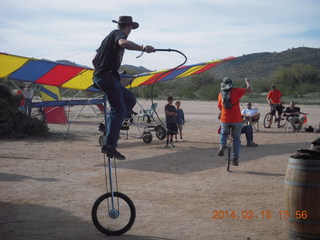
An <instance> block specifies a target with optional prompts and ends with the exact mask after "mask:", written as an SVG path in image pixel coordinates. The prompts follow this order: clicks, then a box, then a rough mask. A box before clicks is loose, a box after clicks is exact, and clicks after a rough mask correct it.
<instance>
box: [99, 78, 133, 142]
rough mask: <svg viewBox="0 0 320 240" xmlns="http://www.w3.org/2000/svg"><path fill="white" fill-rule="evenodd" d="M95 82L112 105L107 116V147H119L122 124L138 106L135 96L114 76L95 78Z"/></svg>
mask: <svg viewBox="0 0 320 240" xmlns="http://www.w3.org/2000/svg"><path fill="white" fill-rule="evenodd" d="M93 81H94V83H95V84H96V85H98V87H99V88H100V89H101V90H102V91H103V92H104V94H105V97H106V99H107V101H108V102H109V104H110V107H111V108H110V113H109V114H106V113H105V114H106V116H107V117H106V123H105V126H106V143H105V146H106V147H117V142H118V139H119V134H120V129H121V126H122V122H123V120H124V118H125V117H126V116H128V115H129V114H131V112H132V109H133V107H134V106H135V105H136V98H135V96H134V95H133V94H132V93H131V92H130V91H129V90H128V89H126V88H125V87H124V86H122V84H121V83H120V81H119V80H118V79H117V77H116V76H114V75H112V74H107V75H106V77H104V78H100V77H96V76H95V77H94V78H93Z"/></svg>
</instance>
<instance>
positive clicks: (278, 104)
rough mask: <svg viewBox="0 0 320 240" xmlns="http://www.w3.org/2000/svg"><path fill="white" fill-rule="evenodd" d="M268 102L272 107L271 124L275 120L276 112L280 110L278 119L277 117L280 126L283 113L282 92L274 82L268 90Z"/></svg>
mask: <svg viewBox="0 0 320 240" xmlns="http://www.w3.org/2000/svg"><path fill="white" fill-rule="evenodd" d="M267 102H268V103H269V105H270V107H271V110H270V112H271V118H270V126H271V124H272V121H273V116H275V115H276V112H278V119H277V118H276V120H277V121H278V127H279V126H280V121H279V119H280V117H281V114H282V110H283V107H282V93H281V92H280V90H279V89H277V88H276V85H274V84H272V85H271V88H270V91H269V92H268V95H267Z"/></svg>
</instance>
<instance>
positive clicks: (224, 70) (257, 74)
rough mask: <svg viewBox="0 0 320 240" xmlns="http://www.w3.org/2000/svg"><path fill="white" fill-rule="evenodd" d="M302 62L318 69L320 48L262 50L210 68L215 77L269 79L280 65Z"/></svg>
mask: <svg viewBox="0 0 320 240" xmlns="http://www.w3.org/2000/svg"><path fill="white" fill-rule="evenodd" d="M297 63H302V64H305V65H311V66H313V67H315V68H317V69H319V70H320V48H307V47H301V48H292V49H289V50H287V51H283V52H280V53H277V52H274V53H269V52H264V53H253V54H248V55H243V56H241V57H238V58H237V59H235V60H233V61H230V62H226V63H224V64H222V65H220V66H217V67H215V68H213V69H211V70H210V73H212V74H214V76H215V77H216V78H217V79H222V78H224V77H225V76H229V77H231V78H232V79H234V80H242V79H244V78H245V77H249V78H251V79H255V80H270V78H271V76H272V75H273V74H274V73H275V72H276V71H277V70H278V69H280V68H282V67H291V66H292V64H297Z"/></svg>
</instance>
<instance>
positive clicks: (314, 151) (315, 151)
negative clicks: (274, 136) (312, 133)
mask: <svg viewBox="0 0 320 240" xmlns="http://www.w3.org/2000/svg"><path fill="white" fill-rule="evenodd" d="M298 153H306V154H309V155H311V156H312V157H316V158H320V139H319V138H318V139H317V140H315V141H313V142H312V143H311V144H310V147H309V149H298Z"/></svg>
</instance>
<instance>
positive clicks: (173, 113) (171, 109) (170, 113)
mask: <svg viewBox="0 0 320 240" xmlns="http://www.w3.org/2000/svg"><path fill="white" fill-rule="evenodd" d="M167 101H168V104H167V105H166V106H165V108H164V111H165V114H166V125H167V129H168V130H167V144H166V146H165V147H166V148H169V147H171V148H173V147H175V146H174V145H173V142H172V140H173V135H175V134H177V133H178V128H177V123H176V117H177V110H176V108H175V106H174V105H173V104H172V103H173V97H172V96H169V97H168V98H167ZM169 141H170V142H169Z"/></svg>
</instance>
